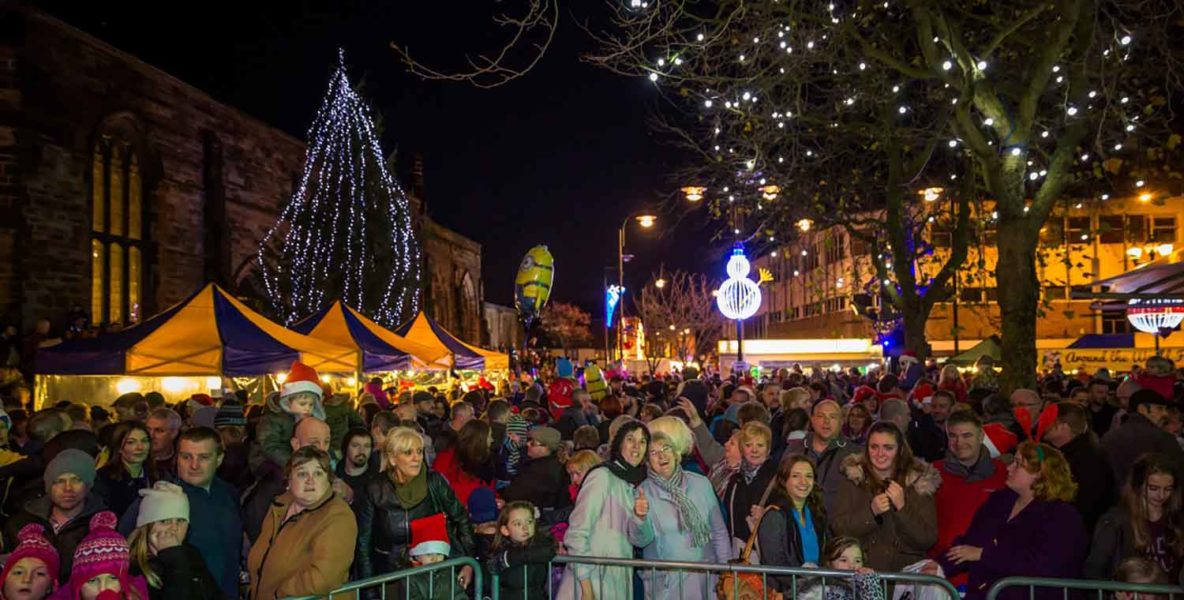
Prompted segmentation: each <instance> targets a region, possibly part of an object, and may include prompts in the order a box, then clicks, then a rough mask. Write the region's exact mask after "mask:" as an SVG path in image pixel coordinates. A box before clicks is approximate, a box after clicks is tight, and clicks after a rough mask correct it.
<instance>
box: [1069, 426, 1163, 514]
mask: <svg viewBox="0 0 1184 600" xmlns="http://www.w3.org/2000/svg"><path fill="white" fill-rule="evenodd" d="M1060 451H1061V454H1063V455H1065V460H1066V461H1068V462H1069V470H1070V471H1071V472H1072V473H1073V481H1076V482H1077V495H1076V496H1074V497H1073V506H1075V507H1077V512H1078V513H1080V514H1081V519H1082V521H1083V522H1084V523H1085V531H1086V533H1089V532H1091V531H1093V530H1094V524H1095V523H1097V522H1098V519H1099V518H1101V517H1102V514H1103V513H1105V512H1106V511H1107V510H1109V509H1110V507H1111V506H1113V505H1114V502H1115V501H1116V500H1117V499H1118V498H1117V496H1118V484H1117V483H1115V481H1114V471H1113V470H1111V469H1107V468H1104V465H1109V464H1110V463H1109V461H1107V459H1106V453H1105V452H1104V451H1103V450H1102V448H1101V446H1099V445H1098V441H1097V438H1095V437H1094V434H1092V433H1090V432H1088V431H1087V432H1085V433H1083V434H1081V435H1078V436H1076V437H1074V438H1073V439H1071V440H1069V443H1067V444H1065V445H1064V446H1061V447H1060ZM1182 466H1184V465H1182Z"/></svg>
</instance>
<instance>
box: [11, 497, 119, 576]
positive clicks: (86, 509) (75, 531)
mask: <svg viewBox="0 0 1184 600" xmlns="http://www.w3.org/2000/svg"><path fill="white" fill-rule="evenodd" d="M50 508H51V505H50V502H49V496H44V497H41V498H37V499H34V500H30V501H29V502H28V503H27V504H25V508H24V510H22V511H21V512H20V513H18V514H17V515H16V516H14V517H12V518H11V519H9V520H8V522H7V523H5V524H4V541H5V543H6V544H9V546H8V547H7V548H6V550H7V551H8V552H12V550H13V549H15V548H16V545H17V542H18V541H19V539H18V538H17V533H19V532H20V530H21V528H22V527H24V526H25V525H28V524H29V523H37V524H38V525H41V527H42V529H44V530H45V539H47V540H49V543H50V545H51V546H53V547H54V549H55V550H57V551H58V557H60V560H61V568H60V569H58V573H57V577H58V582H60V583H63V584H64V583H66V582H67V581H68V580H69V579H70V568H71V566H72V565H73V564H74V549H75V548H77V547H78V543H79V542H81V541H82V538H85V537H86V535H87V534H88V533H90V518H91V517H92V516H94V514H95V513H97V512H101V511H104V510H107V506H106V505H105V504H103V499H102V498H100V497H99V496H97V495H95V494H93V493H90V494H87V496H86V503H85V504H84V505H83V507H82V512H81V513H80V514H79V515H78V516H77V517H74V518H73V519H71V520H70V521H69V522H68V523H66V524H65V525H63V526H62V527H61V529H59V530H57V531H54V528H53V526H52V525H50V524H49V512H50Z"/></svg>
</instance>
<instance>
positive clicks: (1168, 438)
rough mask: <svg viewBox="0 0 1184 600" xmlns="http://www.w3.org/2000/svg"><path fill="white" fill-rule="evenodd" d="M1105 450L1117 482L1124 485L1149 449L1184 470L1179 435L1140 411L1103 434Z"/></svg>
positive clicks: (1183, 454) (1183, 451)
mask: <svg viewBox="0 0 1184 600" xmlns="http://www.w3.org/2000/svg"><path fill="white" fill-rule="evenodd" d="M1102 450H1104V451H1105V452H1106V456H1107V457H1108V458H1109V459H1110V467H1111V468H1112V469H1113V470H1114V481H1116V482H1118V483H1119V484H1120V485H1122V484H1125V483H1126V478H1127V474H1128V473H1129V472H1130V468H1131V465H1133V464H1135V459H1137V458H1139V456H1141V455H1143V454H1145V453H1147V452H1158V453H1160V454H1163V455H1164V456H1166V457H1168V459H1169V460H1171V461H1172V463H1173V464H1175V466H1176V469H1177V471H1179V470H1181V469H1184V450H1182V449H1181V448H1180V444H1179V442H1177V441H1176V438H1175V436H1173V435H1172V434H1170V433H1168V432H1166V431H1164V430H1162V429H1160V428H1159V427H1156V426H1155V424H1153V423H1152V422H1151V421H1149V420H1148V419H1147V417H1144V416H1143V415H1141V414H1138V413H1129V414H1128V415H1127V419H1126V422H1125V423H1123V424H1122V425H1121V426H1119V427H1117V428H1115V429H1112V430H1110V431H1109V432H1108V433H1107V434H1106V435H1105V436H1104V437H1102Z"/></svg>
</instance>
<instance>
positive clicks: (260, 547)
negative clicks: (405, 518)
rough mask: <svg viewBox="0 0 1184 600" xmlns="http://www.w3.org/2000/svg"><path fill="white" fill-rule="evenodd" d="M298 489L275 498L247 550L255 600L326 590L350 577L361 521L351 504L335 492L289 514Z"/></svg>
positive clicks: (321, 592)
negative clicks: (257, 536) (255, 537)
mask: <svg viewBox="0 0 1184 600" xmlns="http://www.w3.org/2000/svg"><path fill="white" fill-rule="evenodd" d="M291 504H292V495H291V494H287V493H285V494H284V495H283V496H280V497H279V498H276V499H275V502H273V503H272V505H271V509H270V510H269V511H268V512H267V518H265V519H264V521H263V531H262V532H261V533H260V535H259V539H258V540H257V541H256V542H255V545H253V546H251V551H250V553H248V555H247V571H248V572H249V573H250V575H251V591H250V596H249V597H250V600H263V599H268V600H270V599H273V598H284V597H287V596H306V595H314V594H315V595H323V594H327V593H328V592H329V591H331V590H334V589H336V588H338V587H340V586H341V585H343V584H344V583H345V582H346V581H348V580H349V565H350V563H351V562H353V558H354V544H355V542H357V537H358V524H357V521H356V520H355V519H354V513H353V512H352V511H350V509H349V505H348V504H346V503H345V500H342V499H341V498H340V497H338V496H337V494H336V493H335V492H330V493H329V494H328V496H327V497H325V499H323V500H321V501H320V502H318V503H317V504H315V505H313V506H310V507H308V508H306V509H304V510H302V511H300V512H299V513H296V514H295V515H293V516H292V517H291V518H288V519H287V520H285V519H284V516H285V515H287V513H288V506H289V505H291Z"/></svg>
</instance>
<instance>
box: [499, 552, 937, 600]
mask: <svg viewBox="0 0 1184 600" xmlns="http://www.w3.org/2000/svg"><path fill="white" fill-rule="evenodd" d="M572 564H579V565H591V566H600V567H629V568H632V569H633V570H634V571H642V572H647V571H648V572H649V573H650V577H651V579H654V578H656V577H655V576H656V575H657V573H658V572H663V571H666V572H668V571H686V572H700V573H710V574H715V575H720V574H723V573H754V574H757V575H760V577H761V583H762V587H763V588H764V590H765V594H764V598H766V599H767V598H769V597H770V595H769V591H770V588H769V577H770V576H773V577H789V579H790V589H793V590H795V591H796V590H797V589H798V583H799V578H801V580H808V581H811V582H813V581H818V582H819V583H820V584H821V586H822V591H823V597H825V591H826V586H827V582H826V580H827V579H832V580H834V579H839V580H842V579H851V578H852V577H853V576H854V575H855V572H853V571H837V570H833V569H811V568H801V567H773V566H764V565H740V564H719V563H700V562H684V561H669V560H643V559H629V558H603V557H597V556H571V555H565V556H556V557H555V558H554V560H552V562H550V563H548V564H547V566H546V567H533V568H536V569H537V568H545V569H546V570H547V574H546V577H547V588H546V596H545V598H554V597H555V589H554V584H555V581H554V578H553V577H552V567H553V566H556V565H558V566H562V565H572ZM523 568H525V569H530V568H532V567H529V566H525V567H523ZM876 575H878V576H879V578H880V582H881V585H882V586H883V588H884V597H885V598H891V595H890V594H889V593H888V588H889V585H890V584H891V585H922V586H936V587H938V588H941V590H942V591H944V592H945V593H946V600H958V599H959V595H958V591H957V590H956V589H954V586H953V585H952V584H950V582H949V581H947V580H946V579H944V578H941V577H934V576H932V575H923V574H920V573H879V572H877V573H876ZM523 577H524V578H525V577H526V572H525V571H524V572H523ZM500 582H501V577H500V576H499V575H498V574H496V573H494V574H492V575H491V577H490V589H491V592H492V594H491V598H492V600H524V599H527V598H529V600H541V598H540V594H539V593H538V590H531V589H529V588H527V589H526V590H524V593H523V594H522V596H519V595H518V594H514V595H513V597H509V596H506V597H503V596H501V594H500V587H501V586H500ZM683 583H684V578H683V577H679V579H678V590H677V591H678V595H677V596H676V597H678V598H695V597H697V596H694V595H688V594H687V593H685V592H686V590H684V589H683V587H682V586H683ZM632 585H633V582H632V581H630V582H629V586H630V587H632ZM740 586H741V584H740V581H739V578H734V579H733V583H732V590H731V592H732V597H733V598H739V597H740V595H739V592H740ZM631 593H632V592H630V594H631ZM671 593H672V592H670V593H667V594H666V595H667V596H670V594H671ZM708 593H709V594H710V595H709V597H710V598H714V597H715V592H714V590H708ZM794 595H796V594H794ZM794 595H791V594H785V598H786V599H787V600H788V599H790V598H792V597H793V596H794ZM913 597H917V594H913Z"/></svg>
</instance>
